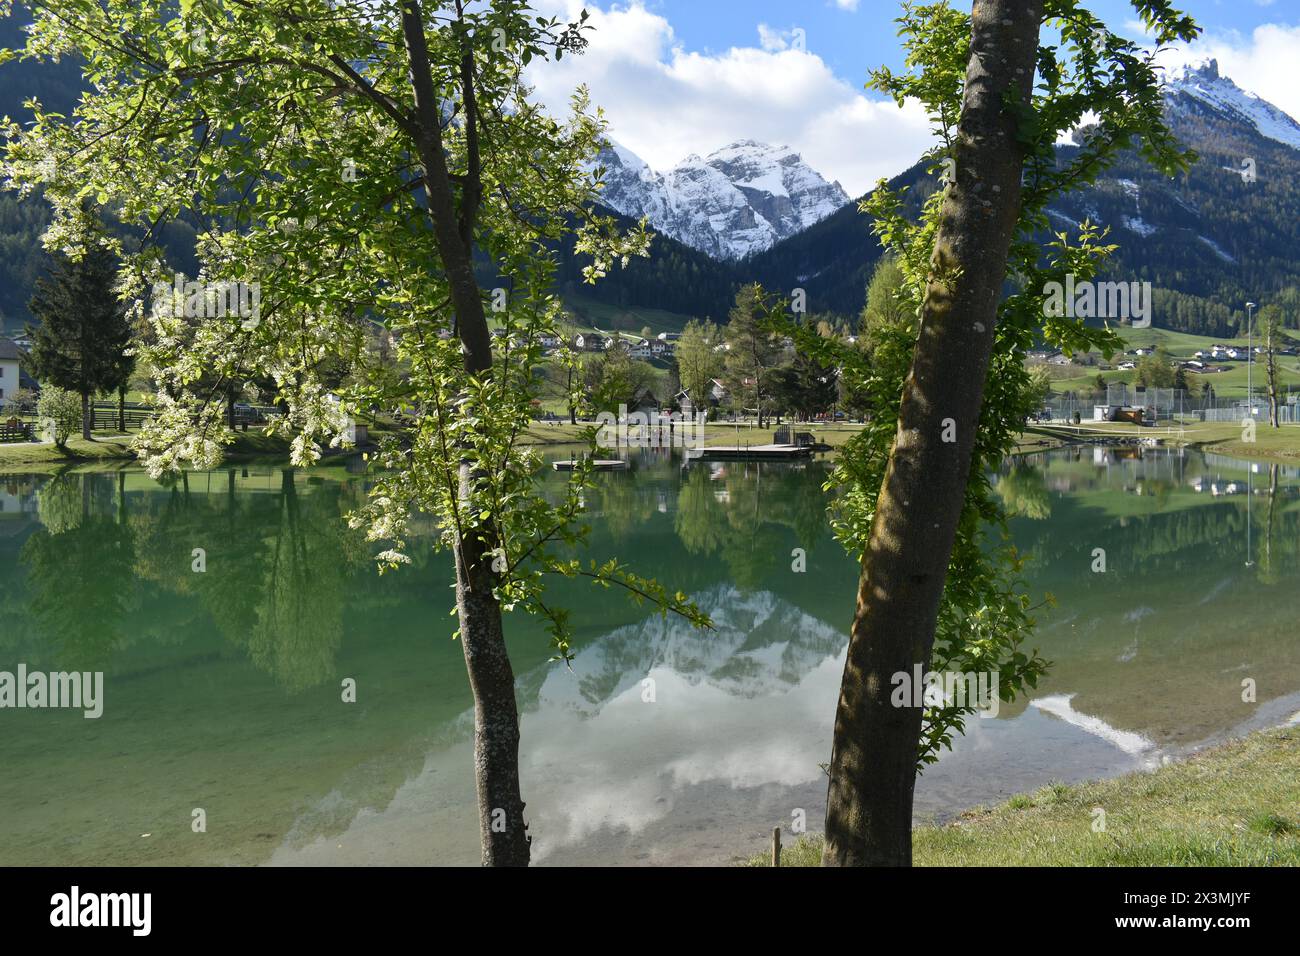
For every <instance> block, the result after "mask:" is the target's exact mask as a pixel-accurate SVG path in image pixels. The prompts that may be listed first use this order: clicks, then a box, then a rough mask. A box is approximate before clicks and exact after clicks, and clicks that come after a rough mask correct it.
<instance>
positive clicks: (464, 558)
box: [402, 0, 531, 866]
mask: <svg viewBox="0 0 1300 956" xmlns="http://www.w3.org/2000/svg"><path fill="white" fill-rule="evenodd" d="M402 32H403V36H404V38H405V41H406V47H407V52H408V54H409V56H410V62H411V86H412V89H413V92H414V96H415V113H416V117H415V129H414V131H413V133H414V138H415V140H416V144H415V145H416V150H417V152H418V155H419V157H420V164H421V166H423V168H424V194H425V199H426V200H427V203H428V209H429V216H430V218H431V219H432V221H433V230H434V237H435V240H436V242H437V245H438V253H439V258H440V260H441V264H442V267H443V270H444V272H445V273H446V276H447V281H448V285H449V286H450V290H451V304H452V309H453V311H454V313H455V316H456V331H457V334H458V335H459V337H460V340H461V344H462V345H463V346H464V349H463V351H464V355H465V370H466V371H467V372H469V373H470V374H480V373H482V372H485V371H487V370H489V369H491V367H492V337H491V335H490V334H489V332H488V326H487V317H486V315H485V314H484V312H483V299H482V295H481V291H480V289H479V287H478V281H477V280H476V279H475V277H474V264H473V257H472V249H473V234H474V232H473V230H474V224H475V220H476V216H477V207H478V195H479V194H478V190H479V188H480V186H479V183H478V154H477V151H478V146H477V133H476V127H475V125H474V124H475V120H474V118H473V117H474V110H473V108H472V101H471V103H470V108H469V109H468V110H467V112H466V119H465V123H466V143H467V147H466V148H467V153H468V165H469V171H468V172H467V174H466V176H465V177H464V180H463V186H462V188H461V199H460V203H461V206H460V211H459V215H458V213H457V208H456V201H455V198H454V196H453V193H452V186H451V178H450V176H449V174H448V171H447V159H446V156H445V155H444V153H443V145H442V129H441V126H440V113H439V105H438V98H437V93H436V91H435V89H434V86H433V78H432V74H431V71H430V68H429V54H428V46H427V42H426V38H425V34H424V22H423V16H422V13H421V10H420V4H419V3H418V2H416V0H408V2H406V3H405V4H404V5H403V6H402ZM467 55H468V54H467ZM462 83H463V84H464V89H463V91H462V92H464V93H466V95H468V96H471V97H472V95H473V94H472V75H471V70H470V69H469V64H466V65H465V67H464V69H463V70H462ZM460 479H461V496H462V499H464V498H465V497H466V496H467V495H468V493H469V491H470V489H471V487H472V485H473V483H474V482H476V481H477V480H478V476H477V475H476V474H474V473H473V472H472V471H471V470H470V469H469V468H468V466H462V467H461V472H460ZM495 536H496V533H495V528H494V526H492V525H490V524H486V525H480V526H479V527H478V529H477V531H476V533H474V534H470V535H467V536H463V537H460V538H459V539H458V540H457V542H456V548H455V551H456V610H457V614H458V617H459V622H460V636H461V641H462V644H463V649H464V652H465V668H466V670H467V671H468V673H469V682H470V689H471V691H472V693H473V696H474V773H475V783H476V785H477V788H478V808H479V834H480V837H481V840H482V848H483V865H484V866H527V865H528V860H529V844H530V842H531V840H530V838H529V837H528V833H527V829H528V828H527V825H526V824H525V823H524V802H523V799H522V797H521V796H520V792H519V712H518V708H517V705H516V702H515V682H514V673H513V671H512V669H511V667H510V658H509V654H508V652H507V649H506V643H505V633H504V630H503V628H502V622H501V605H500V604H499V603H498V602H497V600H496V597H495V596H494V594H493V588H494V585H495V582H496V572H495V571H494V570H493V568H492V551H493V548H494V545H495Z"/></svg>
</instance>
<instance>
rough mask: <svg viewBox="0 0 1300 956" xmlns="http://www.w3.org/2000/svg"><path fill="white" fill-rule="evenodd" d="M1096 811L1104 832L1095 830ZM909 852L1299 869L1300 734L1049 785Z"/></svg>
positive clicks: (985, 862) (950, 861)
mask: <svg viewBox="0 0 1300 956" xmlns="http://www.w3.org/2000/svg"><path fill="white" fill-rule="evenodd" d="M1098 807H1100V808H1102V809H1103V810H1105V811H1106V816H1105V824H1106V827H1105V831H1104V832H1093V829H1092V827H1093V820H1094V818H1095V814H1094V811H1095V809H1096V808H1098ZM912 846H913V855H914V858H915V863H916V865H918V866H1300V728H1297V727H1289V728H1283V729H1279V730H1267V731H1260V732H1258V733H1255V734H1251V735H1250V736H1249V737H1246V738H1244V739H1242V740H1237V741H1233V742H1231V743H1227V744H1224V745H1222V746H1219V747H1215V748H1213V749H1210V750H1206V751H1203V752H1201V753H1199V754H1196V755H1194V756H1192V757H1190V758H1188V759H1187V760H1185V761H1182V762H1180V763H1174V764H1170V765H1168V766H1165V767H1161V768H1160V769H1158V770H1155V771H1153V772H1150V773H1134V774H1129V775H1127V776H1124V777H1117V778H1114V779H1111V780H1101V781H1097V782H1093V783H1085V784H1079V785H1076V786H1066V785H1064V784H1053V785H1051V786H1048V787H1044V788H1043V789H1042V790H1039V791H1037V792H1036V793H1032V794H1022V795H1019V796H1016V797H1012V798H1011V799H1010V800H1008V801H1007V802H1006V803H1003V804H1001V805H999V806H997V807H993V808H979V809H975V810H970V811H967V812H966V813H964V814H962V815H961V817H960V818H958V819H957V820H956V821H954V822H953V823H950V824H948V825H946V826H925V827H918V828H917V829H916V830H914V831H913V833H912ZM820 861H821V840H820V839H803V840H800V841H799V842H798V843H795V844H793V845H791V846H788V847H786V848H785V849H784V851H783V852H782V855H781V864H782V865H783V866H817V865H819V863H820ZM748 865H750V866H768V865H770V857H769V856H768V855H767V854H764V855H762V856H758V857H754V858H753V859H752V860H750V861H749V862H748Z"/></svg>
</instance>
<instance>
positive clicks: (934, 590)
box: [822, 0, 1043, 866]
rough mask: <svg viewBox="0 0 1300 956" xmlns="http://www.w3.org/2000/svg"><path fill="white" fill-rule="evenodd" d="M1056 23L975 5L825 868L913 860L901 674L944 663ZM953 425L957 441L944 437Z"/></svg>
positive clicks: (855, 656) (865, 609)
mask: <svg viewBox="0 0 1300 956" xmlns="http://www.w3.org/2000/svg"><path fill="white" fill-rule="evenodd" d="M1042 14H1043V0H976V2H975V5H974V11H973V14H972V21H973V22H972V32H971V59H970V63H969V65H968V66H967V69H966V86H965V93H964V97H963V103H962V114H961V121H960V123H959V125H958V132H957V142H956V155H955V159H956V163H957V182H956V184H954V185H953V186H951V187H950V191H949V194H948V197H947V199H946V200H945V202H944V205H943V209H942V212H941V219H940V224H939V230H938V233H937V235H936V238H935V249H934V257H933V260H932V266H933V269H932V273H931V275H932V278H931V280H930V284H929V287H928V288H927V290H926V296H925V302H924V305H923V307H922V312H921V323H920V332H919V335H918V338H917V343H916V349H915V352H914V353H913V357H912V366H911V370H910V372H909V373H908V377H907V381H906V383H905V384H904V387H903V395H902V402H901V405H900V408H899V420H898V433H897V435H896V437H895V439H894V447H893V449H892V451H891V452H890V456H889V463H888V465H887V467H886V471H885V478H884V482H883V484H882V486H881V490H880V497H879V499H878V501H877V506H876V513H875V519H874V521H873V523H872V528H871V534H870V538H869V540H868V542H867V546H866V549H865V551H864V553H863V558H862V573H861V578H860V582H859V586H858V600H857V610H856V612H855V614H854V619H853V629H852V632H851V635H850V638H849V647H848V654H847V659H846V661H845V665H844V677H843V681H842V684H841V687H840V698H839V704H838V707H837V710H836V714H835V732H834V738H833V739H834V743H833V749H832V753H831V765H830V787H829V791H828V794H827V806H826V846H825V852H824V854H823V857H822V862H823V864H824V865H828V866H908V865H911V861H912V795H913V788H914V785H915V783H916V761H917V756H918V748H919V739H920V729H921V717H922V708H920V707H893V706H891V704H890V693H891V689H892V685H891V678H892V676H893V675H894V674H896V673H900V672H901V673H906V674H911V672H912V668H913V665H916V664H920V665H921V666H922V668H923V669H928V668H929V665H930V660H931V651H932V648H933V645H934V631H935V624H936V620H937V616H938V611H939V602H940V598H941V596H942V594H943V587H944V580H945V578H946V576H947V571H948V562H949V560H950V558H951V554H952V548H953V543H954V540H955V538H956V531H957V524H958V520H959V518H960V516H961V512H962V507H963V502H964V500H965V494H966V485H967V480H968V478H969V475H970V467H971V455H972V450H973V447H974V441H975V429H976V427H977V425H978V421H979V413H980V405H981V403H982V401H983V395H984V380H985V377H986V375H987V373H988V366H989V361H990V357H991V355H992V351H993V331H994V322H995V319H996V317H997V309H998V302H999V299H1000V296H1001V292H1002V283H1003V278H1004V275H1005V273H1006V263H1007V253H1008V250H1009V247H1010V243H1011V239H1012V236H1013V233H1014V231H1015V227H1016V220H1017V218H1018V216H1019V211H1020V177H1021V169H1022V166H1023V160H1024V157H1023V154H1022V151H1021V148H1020V147H1019V145H1018V144H1017V142H1016V121H1015V118H1014V116H1013V115H1012V114H1011V113H1010V112H1009V111H1007V110H1005V109H1004V108H1003V96H1004V94H1005V93H1006V92H1007V91H1008V90H1010V91H1012V92H1013V95H1015V96H1018V97H1019V99H1020V101H1021V102H1025V101H1027V99H1028V96H1029V92H1030V89H1031V84H1032V81H1033V76H1034V64H1035V60H1036V54H1037V46H1038V30H1039V24H1040V21H1041V20H1042ZM947 419H952V420H953V421H952V423H950V427H948V428H946V427H945V420H947ZM952 426H955V430H956V434H955V438H956V440H955V441H948V442H945V441H944V440H943V438H944V437H945V436H944V433H945V431H949V432H950V431H951V427H952ZM948 437H952V436H951V434H950V435H949V436H948Z"/></svg>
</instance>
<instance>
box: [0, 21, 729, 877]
mask: <svg viewBox="0 0 1300 956" xmlns="http://www.w3.org/2000/svg"><path fill="white" fill-rule="evenodd" d="M3 6H4V7H6V8H7V7H8V6H9V4H8V3H7V2H6V3H4V4H3ZM31 6H32V8H33V12H34V16H35V25H34V27H33V29H32V31H31V34H30V38H29V40H28V42H27V47H26V52H25V55H27V56H43V57H52V56H58V55H60V54H67V53H71V52H78V53H80V55H81V56H82V57H83V58H84V59H85V62H86V66H85V75H86V78H87V79H88V80H89V81H90V82H91V84H92V89H91V91H90V92H89V93H88V94H87V95H86V96H85V97H84V98H83V100H82V102H81V103H80V105H79V106H78V108H77V110H76V112H75V114H74V116H73V117H71V118H65V117H62V116H57V115H52V114H48V113H45V112H43V111H42V110H40V109H39V107H38V108H37V110H36V121H35V123H34V125H33V126H32V127H31V128H29V129H23V128H20V127H18V126H17V125H16V124H13V125H11V126H10V127H9V128H8V129H7V130H6V132H7V135H8V144H7V171H8V175H9V178H10V181H11V183H12V184H14V185H16V186H17V187H18V188H20V189H28V190H30V189H32V188H35V187H36V186H38V185H39V186H41V187H43V189H44V192H45V195H46V197H47V198H48V199H49V201H50V202H51V204H52V205H53V208H54V219H53V223H52V225H51V226H50V229H49V231H48V232H47V234H46V236H45V242H46V244H47V245H48V246H50V247H51V248H65V247H66V248H73V249H75V248H76V247H78V246H79V245H80V243H81V242H82V241H83V237H84V234H85V229H84V222H83V221H82V214H81V209H82V202H83V200H86V199H91V200H93V201H94V202H95V203H97V204H98V205H100V206H104V207H107V208H108V209H110V210H111V211H112V212H113V213H114V215H116V216H117V217H118V218H119V219H121V220H123V221H126V222H129V223H134V224H137V225H138V226H140V227H141V228H142V229H143V231H144V242H143V243H141V244H140V246H139V247H138V248H132V249H122V250H121V253H122V260H123V269H122V275H121V283H122V288H121V292H122V295H123V296H124V297H126V298H130V299H134V300H135V301H137V303H138V307H139V308H140V309H142V310H145V311H146V312H147V315H146V318H147V321H148V326H149V331H148V335H147V336H146V341H145V344H144V346H143V347H142V358H143V360H144V362H145V364H146V365H147V366H148V367H149V370H150V372H151V373H152V374H153V375H154V376H155V377H156V379H157V380H158V381H159V383H160V391H159V394H158V397H157V404H158V407H159V408H160V410H161V411H160V413H159V414H158V416H157V417H156V419H155V420H154V421H153V423H152V424H151V426H150V427H149V428H148V429H146V430H145V431H144V433H142V435H141V437H140V439H139V441H138V448H139V451H140V453H141V455H142V456H143V457H144V459H145V461H146V462H147V464H148V467H149V469H150V471H151V472H152V473H153V474H155V475H158V474H161V473H162V472H164V471H166V470H168V469H178V468H180V467H182V466H186V465H192V466H194V467H199V468H204V467H209V466H211V465H213V464H214V463H215V462H216V461H217V460H218V458H219V455H220V450H221V447H222V446H223V445H224V444H225V443H228V442H229V441H231V440H232V437H233V436H232V434H231V432H230V431H229V429H228V427H227V426H226V424H225V423H224V422H223V421H222V416H221V408H220V405H221V403H220V400H219V399H220V396H221V395H222V394H225V393H226V392H227V391H229V389H230V388H231V386H232V385H238V384H242V383H244V382H247V381H251V380H259V381H266V382H270V383H273V388H274V392H275V399H276V401H277V402H279V403H281V404H282V405H283V407H284V408H285V409H286V410H287V412H286V414H285V415H284V416H283V417H282V418H281V419H279V420H278V421H277V422H276V423H275V425H274V426H273V427H274V429H275V431H277V432H279V433H280V434H283V435H285V436H286V437H291V438H292V456H293V461H294V463H295V464H299V465H310V464H311V463H313V462H314V461H316V460H317V459H318V458H319V456H320V454H321V452H322V450H323V448H324V447H326V446H339V445H341V444H346V442H347V440H348V439H347V435H348V430H349V424H350V422H351V421H352V420H353V419H354V418H355V417H356V416H357V415H358V414H361V413H363V412H368V411H370V410H373V409H381V410H394V409H402V410H408V411H411V412H412V413H413V418H414V424H413V427H412V429H411V431H410V433H409V435H407V436H405V439H404V440H402V441H391V442H389V443H388V444H387V445H386V446H385V447H384V449H383V451H382V453H381V454H380V455H379V457H378V464H379V465H380V468H381V470H379V472H378V480H377V483H376V485H375V488H374V490H373V494H372V496H371V498H370V500H369V502H368V503H367V505H366V506H365V507H364V508H363V509H361V510H360V511H358V512H357V513H356V514H355V515H354V516H353V518H352V521H353V522H354V523H355V524H356V525H357V526H359V527H364V528H365V529H366V531H367V533H368V535H369V537H370V538H371V539H372V540H374V541H376V542H382V543H383V544H382V547H383V551H382V553H381V554H380V555H379V559H380V562H381V565H382V566H383V567H385V568H393V567H396V566H398V565H401V564H403V563H406V562H407V561H408V560H409V558H408V556H407V554H406V540H405V539H406V527H407V519H408V517H409V515H410V514H411V513H412V511H413V510H416V509H419V510H422V511H425V512H429V513H432V514H434V515H436V516H437V518H438V520H439V522H440V527H441V537H440V540H439V545H440V546H441V547H443V548H446V549H448V550H449V551H451V553H452V554H453V555H454V557H455V566H456V581H455V584H456V613H457V616H458V621H459V628H458V631H457V635H458V637H459V639H460V640H461V642H462V645H463V647H464V651H465V663H466V668H467V672H468V675H469V681H470V686H471V688H472V691H473V694H474V701H475V755H474V761H475V773H476V778H477V784H478V796H479V826H480V834H481V842H482V846H483V861H484V863H485V864H500V865H522V864H526V863H527V862H528V859H529V842H530V838H529V836H528V835H527V832H526V830H527V827H526V824H525V822H524V816H523V809H524V803H523V800H522V798H521V796H520V791H519V776H518V748H519V720H518V713H517V709H516V703H515V696H514V675H513V672H512V670H511V666H510V660H509V656H508V654H507V651H506V645H505V639H504V632H503V625H502V612H503V611H504V610H509V609H512V608H516V607H517V608H520V609H523V610H525V611H527V612H529V613H532V614H537V615H540V616H542V617H543V618H545V620H546V621H547V625H548V628H549V630H550V632H551V635H552V638H553V641H554V643H555V648H556V652H557V656H559V657H561V658H567V657H568V654H569V651H568V626H567V615H566V613H565V611H564V609H562V608H558V607H553V606H551V605H549V604H547V603H546V602H545V601H544V597H543V595H544V582H545V579H546V577H547V576H548V575H555V574H559V575H565V576H586V577H589V578H591V579H592V580H594V581H595V582H596V583H598V584H601V585H604V586H618V587H622V588H624V589H626V590H627V592H628V593H629V594H630V595H631V596H632V597H633V599H635V600H637V601H649V602H651V603H652V604H654V605H655V606H656V607H657V608H658V609H659V610H660V611H662V612H664V613H667V612H669V611H672V612H677V613H680V614H683V615H685V616H687V617H688V618H690V619H691V620H692V621H694V622H696V623H698V624H706V623H707V621H706V619H705V618H704V617H703V616H702V615H701V614H700V612H699V611H698V610H697V609H696V608H695V607H694V605H693V604H691V603H690V602H688V601H687V600H686V598H685V597H684V596H683V595H681V594H669V593H667V592H666V591H665V590H664V589H663V588H662V587H661V586H659V585H658V584H656V583H655V582H652V581H647V580H644V579H642V578H640V577H638V576H636V575H635V574H633V573H632V572H630V571H629V570H627V569H626V568H625V567H624V566H623V565H622V564H621V563H620V562H619V561H617V560H610V561H607V562H605V563H603V564H597V563H595V562H591V563H589V564H583V563H581V562H579V561H578V560H576V559H574V558H572V557H571V556H570V551H569V550H568V549H570V548H571V547H572V546H573V545H576V544H578V543H580V542H581V541H582V540H583V536H584V533H585V529H584V528H583V527H582V526H581V525H580V523H579V520H580V512H581V510H582V504H581V502H582V496H581V491H582V487H583V485H584V483H585V482H586V481H587V479H588V473H587V472H586V471H581V470H580V471H578V472H577V473H575V475H574V477H573V480H572V481H571V482H570V484H569V487H568V493H567V495H566V496H565V497H564V500H562V501H561V502H559V503H557V504H553V503H550V502H548V501H547V500H546V499H545V498H544V497H542V496H541V495H540V494H539V493H538V490H537V488H536V480H537V474H538V469H539V465H540V463H539V460H538V458H537V456H536V455H535V454H534V453H533V452H531V451H529V450H528V449H527V448H525V447H522V446H521V445H520V444H519V442H518V439H519V437H520V435H521V433H522V431H523V430H524V429H525V428H526V427H527V425H528V422H529V420H530V417H531V415H530V409H531V403H532V400H533V399H534V398H535V397H537V394H536V393H537V388H538V387H539V377H538V376H536V375H535V374H534V369H535V367H536V366H537V365H538V364H539V363H540V361H541V356H542V345H541V341H542V339H543V337H544V336H549V335H552V334H554V333H555V326H556V322H557V319H558V316H559V310H558V303H557V302H556V300H555V298H554V297H553V296H552V295H551V294H550V291H549V290H550V288H551V278H552V262H551V259H550V256H549V255H548V253H547V251H546V250H547V244H548V243H551V242H553V241H554V240H556V239H558V238H559V237H560V236H561V235H563V234H564V232H565V231H566V230H569V229H571V228H574V227H573V226H572V223H574V222H577V223H578V225H577V227H576V228H577V229H578V233H579V234H578V237H577V247H578V249H579V251H581V252H585V253H588V254H590V255H591V256H592V265H591V266H589V267H588V270H587V278H588V279H591V280H594V279H595V278H597V277H599V275H601V274H602V273H603V272H604V271H605V270H607V269H608V268H610V267H611V264H612V263H613V262H615V261H617V260H626V258H627V257H628V256H631V255H635V254H641V253H644V251H645V248H646V243H647V237H646V235H645V233H644V230H643V229H642V230H638V231H636V232H634V233H633V234H631V235H629V236H620V235H618V234H617V233H616V231H615V228H614V224H613V222H612V220H610V219H606V218H602V217H597V216H592V215H591V214H590V213H588V211H587V209H588V207H589V203H590V200H591V199H592V187H591V183H590V180H589V177H588V176H587V175H586V174H585V173H584V171H583V164H584V163H585V162H586V161H587V160H589V159H590V157H592V156H593V155H594V153H595V152H596V150H597V147H598V143H599V141H600V138H601V134H602V124H601V122H600V120H599V117H598V116H593V115H592V114H591V113H590V112H589V109H588V102H587V97H586V95H585V93H584V91H582V90H579V91H578V92H577V93H576V94H575V95H574V97H573V101H572V107H573V109H572V113H571V115H570V116H569V117H568V118H567V119H565V120H557V119H554V118H552V117H551V116H550V115H548V114H547V113H545V112H544V111H542V110H541V109H540V108H539V107H538V106H537V105H536V104H534V103H532V102H530V100H529V99H528V93H529V91H528V89H527V87H525V86H524V84H523V82H522V71H523V69H524V68H525V66H527V65H528V64H529V63H530V62H532V61H536V60H545V59H548V58H554V59H557V60H558V59H560V58H561V57H563V56H565V55H572V54H576V53H579V52H581V51H582V49H583V47H584V46H585V44H586V42H587V41H586V35H585V33H586V28H585V26H584V24H583V22H582V21H581V20H580V21H579V22H577V23H567V24H566V23H561V22H559V21H558V20H555V19H547V18H542V17H536V16H534V15H533V14H532V12H531V11H530V10H528V8H527V5H526V3H524V2H522V0H494V2H492V3H490V4H488V3H477V2H468V0H454V2H451V3H444V4H437V5H434V4H425V3H423V2H420V0H364V2H363V0H356V2H340V0H180V2H179V4H177V3H175V2H174V0H51V2H37V3H33V4H31ZM582 20H585V14H584V15H583V18H582ZM176 216H185V217H188V218H189V219H190V220H191V221H192V222H193V223H194V224H195V225H196V227H197V229H198V234H199V242H198V256H199V260H200V262H201V263H202V270H201V272H200V274H199V275H198V276H196V277H193V278H189V277H178V276H176V275H175V273H174V271H173V270H170V269H168V268H167V264H166V263H165V261H164V259H163V256H162V253H161V252H160V251H159V250H158V248H157V247H156V246H155V245H154V244H153V243H152V241H151V240H152V238H153V237H154V236H156V235H157V233H158V229H159V227H160V226H161V224H163V223H164V222H165V221H167V220H168V219H169V218H171V217H176ZM480 277H488V278H487V279H486V280H485V281H480ZM489 318H491V320H492V321H494V322H495V323H496V325H497V327H498V330H499V331H500V333H501V334H500V335H498V336H496V337H495V344H494V336H493V335H492V334H491V332H492V329H491V328H490V325H489ZM376 322H381V323H382V324H383V325H384V326H385V327H386V330H387V332H388V333H391V335H392V337H393V339H394V341H395V349H396V353H397V359H398V361H397V362H396V363H389V362H381V361H379V360H377V358H376V357H375V355H374V354H373V351H372V350H371V349H369V348H367V343H368V342H369V341H370V340H371V335H370V332H371V330H372V328H373V324H374V323H376ZM340 369H341V370H342V373H341V374H340V373H339V370H340ZM399 370H400V371H399ZM561 549H564V550H563V551H562V550H561Z"/></svg>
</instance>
